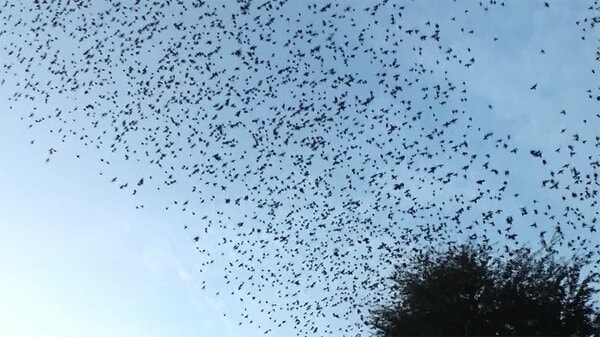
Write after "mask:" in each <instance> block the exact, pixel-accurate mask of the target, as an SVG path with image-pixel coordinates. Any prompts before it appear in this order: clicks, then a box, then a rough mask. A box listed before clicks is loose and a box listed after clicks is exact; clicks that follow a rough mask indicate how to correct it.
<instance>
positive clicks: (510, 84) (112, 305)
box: [0, 1, 600, 337]
mask: <svg viewBox="0 0 600 337" xmlns="http://www.w3.org/2000/svg"><path fill="white" fill-rule="evenodd" d="M506 3H507V5H506V6H503V7H500V6H493V8H492V9H490V10H489V11H483V10H481V9H480V8H479V7H478V6H477V5H475V2H472V3H467V4H466V5H465V3H461V2H459V3H450V2H444V3H442V2H437V1H423V2H407V3H406V7H407V9H406V12H405V13H404V19H405V20H407V22H408V23H407V26H410V23H411V22H420V23H422V21H424V18H428V19H430V20H431V21H432V22H433V21H438V20H439V21H442V20H447V18H448V17H450V16H452V15H453V13H456V14H455V15H456V17H457V22H458V23H457V24H459V25H464V26H465V27H468V28H472V29H475V30H476V34H474V35H473V36H469V35H468V34H467V35H465V34H455V35H452V34H450V35H445V36H444V38H445V39H446V40H445V41H447V42H448V44H449V45H450V46H451V47H452V48H453V49H455V50H457V51H465V50H466V49H467V48H470V49H471V50H472V51H473V55H474V57H475V58H476V62H475V63H474V65H473V66H472V67H470V68H469V69H467V70H465V69H464V67H462V66H459V65H454V66H449V67H448V72H449V74H448V76H450V77H451V79H452V80H454V81H455V82H457V83H460V82H462V81H464V82H465V87H466V89H467V91H468V95H467V97H468V99H469V104H468V105H467V106H468V109H469V111H470V113H471V116H472V117H473V119H474V120H475V121H476V122H475V124H476V125H477V127H480V128H481V129H489V130H494V133H495V134H496V135H498V136H499V135H506V134H510V135H512V137H513V138H512V139H513V142H514V144H517V146H519V148H523V149H533V148H543V149H544V150H548V152H550V151H552V149H554V148H555V147H557V146H560V145H561V144H564V142H565V139H566V138H568V137H570V136H571V133H569V134H567V135H565V136H564V137H566V138H560V137H562V136H560V137H557V136H555V135H557V134H559V132H560V130H561V129H563V128H568V129H569V130H570V131H571V130H575V132H578V133H579V134H580V135H581V136H582V137H591V136H593V135H594V132H597V130H598V125H599V124H598V123H600V120H598V119H597V118H595V119H594V118H593V114H594V113H598V104H597V102H594V101H593V100H590V99H588V98H587V95H586V93H585V91H586V90H587V89H589V88H593V87H597V86H598V77H597V74H593V73H591V71H590V70H591V69H598V62H595V61H594V57H595V52H596V48H597V45H598V44H597V43H596V44H594V43H593V41H590V39H589V38H588V39H587V40H582V39H581V38H580V36H581V34H582V33H581V26H578V25H576V24H575V22H576V21H578V20H581V19H582V18H583V17H585V16H586V15H589V14H588V13H589V11H588V7H589V6H590V4H591V2H590V1H553V2H550V3H551V6H550V8H546V7H545V6H544V5H543V1H542V2H540V1H507V2H506ZM98 6H102V5H98ZM294 6H298V4H294ZM465 8H468V9H470V10H472V11H473V13H472V15H463V14H464V9H465ZM9 12H10V10H8V9H6V8H4V9H2V11H1V12H0V13H1V14H2V15H6V14H7V13H9ZM10 13H12V12H10ZM13 15H17V16H18V15H23V18H24V20H30V19H31V18H30V17H28V16H27V14H20V13H18V12H15V13H13ZM461 15H462V16H461ZM11 22H14V21H11ZM2 29H6V27H4V28H2ZM9 29H10V27H9ZM277 34H285V32H283V31H280V32H277ZM589 36H592V37H593V34H588V37H589ZM596 36H598V34H596ZM494 37H497V38H498V40H497V41H494ZM13 38H14V37H13ZM10 39H12V38H8V37H6V35H5V36H2V35H0V49H1V50H0V63H1V64H7V63H10V62H12V61H11V60H12V58H11V56H10V55H8V54H7V52H8V49H7V48H5V46H7V42H8V41H11V40H10ZM63 43H64V48H65V50H69V48H74V45H75V44H69V43H68V41H67V39H65V41H64V42H63ZM374 43H376V42H374ZM542 49H543V50H544V52H545V53H544V55H543V56H540V51H541V50H542ZM262 52H268V51H262ZM411 57H414V56H411ZM428 58H431V59H428ZM140 60H141V62H148V63H149V64H150V63H152V62H154V61H155V60H153V57H152V56H148V57H145V58H141V59H140ZM432 60H433V56H431V55H430V54H428V53H424V54H423V55H422V56H421V59H420V60H419V61H421V62H431V61H432ZM364 62H365V65H364V66H365V69H367V68H368V65H367V64H366V61H364ZM33 67H34V69H33V72H36V69H35V65H33ZM39 72H40V73H41V74H43V69H39ZM21 74H24V73H21ZM2 76H6V73H4V75H2ZM40 76H43V75H40ZM3 79H5V80H6V81H5V82H4V83H3V84H2V86H0V265H2V266H3V271H2V273H0V298H1V299H2V300H1V301H0V335H2V336H15V337H20V336H31V337H46V336H48V337H53V336H57V337H58V336H60V337H70V336H90V337H95V336H98V337H102V336H148V337H150V336H182V337H183V336H232V337H234V336H259V335H263V332H264V331H265V329H273V331H274V332H273V335H274V336H292V335H295V329H294V326H292V325H291V324H287V325H284V326H283V327H281V328H279V327H277V324H275V323H273V322H272V321H270V320H269V319H268V314H265V313H260V312H259V309H260V308H261V307H260V306H258V305H256V306H250V309H249V310H250V315H251V317H253V318H254V321H255V322H256V324H250V325H248V324H244V325H241V326H240V325H238V321H239V317H240V315H243V314H245V313H247V312H245V311H243V310H244V308H245V305H242V304H240V302H239V299H238V298H236V297H235V296H228V295H227V294H220V295H218V296H217V295H216V291H219V289H220V285H221V282H223V281H222V278H221V275H220V274H219V272H218V271H216V270H215V268H212V269H211V268H209V267H205V266H203V265H202V264H203V262H204V261H205V258H204V257H202V256H200V255H201V254H200V253H198V248H197V246H196V245H195V244H194V242H193V240H192V238H193V236H194V235H192V234H190V231H189V230H185V229H184V225H190V227H192V223H193V222H194V221H196V220H194V219H195V218H194V217H192V216H190V215H187V214H183V213H181V212H178V211H177V210H176V209H177V207H175V206H173V205H172V200H181V201H183V200H186V199H187V198H189V194H188V193H187V192H185V191H184V190H185V189H184V188H180V187H175V188H172V189H164V190H161V191H149V190H148V191H143V190H142V191H140V193H138V194H137V195H135V196H132V195H131V191H123V190H119V189H118V188H117V186H116V185H115V184H111V183H110V179H111V178H112V177H113V176H119V177H122V176H124V177H127V178H128V179H130V180H131V181H133V180H134V179H138V178H137V177H139V176H149V175H153V174H156V172H158V171H157V170H156V168H151V167H148V166H144V165H143V164H139V163H133V164H132V163H130V162H129V163H128V162H124V161H122V160H121V161H119V160H118V159H117V155H114V154H111V153H109V152H108V151H104V152H103V151H96V150H94V149H91V148H90V147H84V146H82V144H81V143H80V142H75V141H70V140H68V141H66V142H64V143H63V142H61V141H60V137H58V136H57V135H56V134H55V133H50V132H48V131H47V130H46V129H44V128H39V127H34V128H29V127H28V125H29V122H28V120H27V119H22V117H26V116H27V115H28V112H26V111H30V109H31V106H29V105H28V104H29V103H14V102H13V101H12V100H11V95H12V94H11V93H12V92H13V91H18V90H19V88H17V87H16V86H15V82H13V81H14V79H13V78H12V77H8V76H6V78H0V81H1V80H3ZM535 83H538V85H539V87H538V89H537V90H536V91H535V93H532V91H531V90H529V88H530V87H531V86H532V85H533V84H535ZM118 89H119V90H123V91H125V90H127V87H126V86H123V87H122V88H118ZM375 89H376V90H377V87H375ZM376 92H377V91H376ZM378 94H379V93H378ZM75 100H76V98H74V97H69V96H68V95H62V96H58V97H56V98H53V100H52V102H50V104H42V103H35V104H38V105H37V107H36V108H37V109H39V110H40V111H48V112H51V111H53V110H54V108H55V107H56V106H61V105H63V104H64V106H68V105H69V104H72V103H73V102H74V101H75ZM488 105H490V106H492V107H493V108H491V109H490V108H488ZM20 109H22V110H21V111H19V110H20ZM563 109H565V110H566V111H568V115H567V116H566V117H562V116H561V115H560V114H559V113H558V112H559V111H561V110H563ZM588 116H590V117H588ZM583 119H588V120H589V121H590V122H589V123H582V122H581V121H582V120H583ZM51 123H52V122H51V121H49V122H48V125H51ZM75 125H76V124H75ZM458 132H460V131H458ZM549 135H553V136H551V137H550V136H549ZM34 139H35V142H33V144H31V142H32V140H34ZM473 146H474V147H475V148H476V147H477V146H481V147H482V151H483V152H485V151H486V149H485V148H484V147H485V145H484V144H473ZM49 148H56V149H57V152H56V153H55V154H53V155H52V156H51V157H52V160H50V161H49V162H46V158H48V149H49ZM592 150H593V149H592ZM584 151H585V150H584ZM521 152H523V154H522V157H518V158H519V159H516V160H515V159H513V157H510V156H509V155H504V156H505V157H502V156H503V155H499V158H500V159H498V160H503V165H505V167H506V168H509V169H510V170H511V172H518V174H513V176H512V177H513V179H514V180H513V181H512V182H513V183H516V184H517V185H519V186H522V187H523V188H522V190H519V193H522V194H523V195H525V196H526V195H528V194H531V196H532V197H533V198H537V199H538V200H540V201H543V200H545V201H547V202H548V203H549V204H552V205H555V206H556V208H560V207H561V206H563V205H562V204H561V203H560V201H559V200H558V199H556V198H555V197H554V196H552V195H550V194H547V195H539V194H538V193H539V192H538V191H537V190H535V189H533V188H528V187H527V186H528V184H532V183H533V180H534V179H536V177H538V176H539V174H540V171H543V170H545V168H543V167H541V166H540V165H536V164H535V163H532V162H531V161H528V160H525V159H524V158H526V157H528V155H529V154H528V151H521ZM77 155H79V156H80V158H77V157H76V156H77ZM100 157H102V158H110V160H111V161H112V163H111V166H108V165H104V163H100V162H99V161H98V159H99V158H100ZM113 158H114V159H113ZM575 160H577V158H575V159H573V161H574V163H575ZM181 163H185V160H184V159H181ZM546 173H547V172H546ZM120 181H121V180H120ZM536 183H537V181H536ZM239 188H242V187H241V186H240V187H239ZM452 188H454V189H460V188H461V186H453V187H452ZM423 193H424V195H423V196H422V198H423V199H426V198H434V197H433V196H430V195H427V193H428V192H423ZM447 193H449V192H447ZM365 198H366V197H365ZM141 204H143V205H144V207H143V208H138V206H139V205H141ZM165 205H171V206H173V207H171V208H170V209H168V210H167V209H165ZM221 206H223V205H219V204H216V202H212V203H211V202H206V203H197V205H196V206H193V207H197V209H198V210H199V211H198V212H202V211H203V208H208V209H211V208H218V207H221ZM518 206H519V205H517V204H515V205H514V207H515V208H517V207H518ZM190 207H192V206H190ZM224 209H227V208H224ZM592 211H593V210H592ZM232 212H234V211H232ZM243 215H244V213H243V212H239V213H236V214H231V216H232V217H233V218H242V217H243ZM198 231H199V230H198ZM214 235H215V238H216V237H217V236H218V235H217V234H214ZM521 235H522V237H523V239H522V240H523V241H524V242H535V241H536V240H537V236H536V234H535V233H531V232H527V231H523V232H522V233H521ZM457 239H458V236H457ZM591 239H594V238H591ZM216 242H217V240H215V242H214V243H211V242H210V241H207V243H206V244H205V245H204V246H202V247H200V249H206V250H207V251H215V252H227V250H223V249H222V248H220V247H219V246H218V245H217V243H216ZM228 254H231V256H233V257H235V254H236V253H235V252H234V251H229V253H228ZM231 256H230V257H231ZM219 261H221V260H219ZM223 261H226V260H223ZM221 263H224V262H221ZM267 263H268V262H267ZM200 270H204V271H203V272H200ZM212 273H214V274H212ZM205 282H206V283H205ZM205 285H207V288H206V289H208V290H205V289H203V287H204V286H205ZM223 289H226V288H223ZM275 291H276V290H275V289H270V290H269V289H267V290H265V291H264V292H263V293H262V295H261V296H265V297H266V298H269V297H273V296H275ZM224 292H225V291H223V293H224ZM310 296H312V295H310ZM315 296H317V297H318V294H317V295H315ZM319 324H323V323H322V322H321V323H319Z"/></svg>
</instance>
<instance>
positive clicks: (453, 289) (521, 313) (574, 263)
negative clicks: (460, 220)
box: [369, 244, 599, 337]
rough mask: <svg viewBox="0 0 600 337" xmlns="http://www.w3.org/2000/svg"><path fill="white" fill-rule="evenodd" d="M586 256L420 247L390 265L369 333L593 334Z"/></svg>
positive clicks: (475, 247)
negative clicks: (387, 294) (387, 290)
mask: <svg viewBox="0 0 600 337" xmlns="http://www.w3.org/2000/svg"><path fill="white" fill-rule="evenodd" d="M589 263H590V261H589V258H586V257H581V256H574V257H572V258H570V259H560V258H559V256H558V252H557V251H556V250H554V249H552V248H550V249H545V250H539V251H536V252H533V251H531V250H530V249H528V248H525V247H522V248H518V249H514V250H508V251H507V254H506V255H503V257H492V249H491V248H490V247H489V246H481V245H473V244H463V245H459V246H452V247H450V248H448V249H446V250H443V251H435V250H430V251H425V252H421V253H419V254H417V255H415V256H413V257H412V258H411V259H410V260H409V262H408V263H404V264H402V265H399V266H396V270H395V273H394V274H393V276H392V284H393V287H392V288H391V295H392V296H391V300H390V301H389V303H388V304H386V305H384V306H382V307H380V308H378V309H376V310H374V311H372V313H371V317H370V321H369V324H370V325H371V326H372V327H374V329H375V331H376V333H377V335H379V336H385V337H392V336H425V335H426V336H442V335H443V336H598V326H599V325H598V309H597V307H596V306H595V302H594V299H593V297H594V295H595V294H597V293H598V289H596V288H594V284H595V282H596V281H597V278H598V275H597V274H595V273H591V272H588V273H585V272H584V271H585V269H586V267H587V266H588V265H589Z"/></svg>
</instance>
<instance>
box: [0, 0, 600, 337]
mask: <svg viewBox="0 0 600 337" xmlns="http://www.w3.org/2000/svg"><path fill="white" fill-rule="evenodd" d="M415 5H416V3H415V2H411V1H407V2H398V1H391V0H390V1H388V0H383V1H378V2H375V1H371V2H369V3H368V4H367V3H363V2H346V1H340V2H327V3H326V2H321V1H318V2H316V3H310V4H309V3H305V2H304V1H298V2H295V1H288V0H258V1H251V0H237V2H233V1H231V2H214V3H213V2H209V1H201V0H164V1H155V2H152V1H146V0H137V1H135V2H134V1H118V0H109V1H92V0H82V1H64V0H63V1H40V0H36V1H33V2H31V3H29V2H23V3H17V2H12V1H6V2H5V3H4V4H3V5H2V6H1V8H0V17H1V18H2V20H1V23H0V24H1V25H2V27H0V28H1V31H0V48H1V52H0V53H1V54H0V55H1V58H0V59H1V60H2V61H1V63H2V67H1V72H0V74H1V75H0V77H1V78H0V81H1V83H2V87H1V88H2V90H3V91H6V90H9V89H10V90H12V92H11V96H10V97H9V101H10V104H11V106H10V108H11V109H12V110H11V111H13V112H14V113H19V114H22V116H23V120H24V121H26V122H27V123H28V124H27V125H28V126H29V127H30V128H38V129H44V128H45V130H46V132H47V133H49V134H52V135H54V137H56V139H58V140H59V141H60V143H59V145H56V146H53V147H52V148H50V149H49V150H48V158H47V161H51V158H52V156H53V155H54V154H55V153H56V152H59V151H61V148H60V144H61V143H63V142H70V143H71V144H72V143H79V144H81V146H82V147H83V148H85V149H89V150H87V151H86V155H88V156H97V157H98V160H99V163H100V165H101V174H103V175H110V176H109V177H108V178H107V183H112V184H115V186H116V187H118V188H119V189H121V190H124V191H128V192H129V193H131V194H132V195H136V198H141V197H140V195H144V193H151V192H152V191H157V192H158V193H160V194H161V195H163V196H168V197H169V198H171V199H172V200H170V201H169V204H168V205H165V209H166V210H168V211H177V212H178V213H179V214H181V215H182V216H185V217H186V219H187V220H186V221H187V222H186V223H185V224H181V225H182V227H183V228H184V229H185V231H188V232H189V235H190V240H192V241H193V242H194V243H195V244H196V245H197V249H198V251H199V252H200V253H201V259H202V261H203V262H202V272H203V273H206V274H207V275H219V278H222V280H223V282H220V283H219V284H218V289H215V291H216V292H215V293H216V294H220V293H223V294H225V293H229V294H231V296H236V297H237V298H239V301H240V302H239V303H240V305H241V306H242V307H243V309H242V310H241V312H240V317H239V324H257V323H255V320H256V321H257V322H258V321H259V320H258V319H256V318H255V317H254V316H253V315H254V313H256V314H257V315H258V314H261V315H266V316H267V317H268V319H270V320H271V321H272V324H271V327H270V328H268V327H261V328H263V329H265V333H268V332H270V331H272V329H275V327H276V326H292V327H293V329H294V330H295V331H296V332H297V334H298V335H308V336H314V335H328V334H332V335H336V336H338V335H352V334H360V333H362V332H364V331H365V329H366V328H365V327H364V325H363V321H364V320H366V319H368V315H369V309H370V308H372V307H373V306H374V305H377V304H378V303H379V301H380V300H381V299H384V298H385V297H386V294H387V291H388V289H387V277H388V276H389V275H390V271H391V270H392V269H393V265H394V264H398V263H400V261H403V259H404V258H405V257H406V256H407V254H412V253H413V252H415V251H418V250H420V249H423V248H426V247H428V246H432V245H433V246H436V245H444V244H446V243H448V242H452V241H461V240H467V239H470V240H479V241H483V242H489V243H494V242H501V243H502V244H505V247H506V249H507V250H508V247H509V246H510V245H519V244H521V243H525V242H524V241H523V239H522V238H523V237H527V235H529V236H531V235H532V234H531V233H534V235H539V239H540V244H541V245H550V242H551V241H552V242H553V243H556V244H558V245H560V246H561V247H564V248H565V249H570V250H571V251H572V252H579V253H582V254H588V255H589V256H590V257H592V256H593V257H595V258H598V256H597V252H598V251H599V248H600V246H599V245H598V243H597V240H594V235H597V234H596V233H597V231H598V229H599V228H598V227H599V226H600V224H598V217H599V215H598V210H599V209H600V207H599V205H598V201H599V200H600V196H599V195H598V191H599V183H600V181H599V179H598V173H599V172H600V133H598V132H596V134H593V131H592V132H591V133H590V132H583V131H581V130H584V129H585V128H588V129H591V130H594V128H596V130H597V128H598V125H600V110H599V109H596V111H593V112H582V113H583V114H585V115H586V116H588V117H586V118H584V119H583V120H574V119H575V117H572V116H571V114H570V113H569V111H566V110H564V109H562V108H560V107H559V108H557V109H556V111H552V112H548V113H552V114H555V115H556V116H555V117H553V118H556V119H557V120H558V119H561V118H562V120H563V121H566V120H568V121H569V123H568V125H569V127H568V128H567V129H563V130H562V131H561V133H560V134H557V135H549V137H553V138H555V139H559V140H560V146H559V147H557V148H552V149H549V148H547V146H545V144H540V146H539V147H536V148H522V147H520V146H519V144H518V142H516V141H515V140H514V137H513V138H511V135H510V134H501V132H499V131H497V130H494V129H491V128H489V127H487V126H485V127H484V126H483V124H481V119H482V117H481V114H480V113H479V114H478V113H476V111H474V110H475V108H474V105H473V103H471V101H470V100H469V99H468V98H469V93H468V91H467V83H465V82H464V81H463V80H461V79H460V74H461V72H467V71H469V68H471V67H472V66H473V65H474V64H475V63H476V62H477V58H476V53H475V51H472V50H471V49H470V48H466V49H464V50H462V49H461V50H458V49H456V48H452V47H450V45H449V43H448V37H449V36H454V38H456V36H459V38H460V37H462V38H464V39H468V38H470V37H471V36H475V35H476V34H477V31H476V30H475V29H474V28H472V27H469V26H468V24H465V23H464V22H468V20H467V19H468V18H469V17H470V16H472V15H480V13H483V12H492V11H495V10H500V9H501V8H505V7H508V6H510V3H508V2H507V3H506V4H505V3H504V2H502V1H500V0H498V1H496V0H491V1H486V2H485V3H476V2H464V3H461V2H459V3H454V5H455V6H456V7H457V8H461V10H460V11H458V12H457V13H459V14H460V15H458V14H457V15H456V16H450V15H449V16H448V17H446V18H444V19H443V20H441V19H436V20H431V19H429V20H428V19H427V18H424V17H420V16H418V15H416V14H415V13H417V14H418V12H415V11H411V8H412V7H411V6H415ZM540 6H541V7H542V8H544V10H552V7H553V5H552V3H548V2H540ZM599 11H600V5H599V4H598V1H593V2H592V1H590V6H589V11H588V13H589V16H588V17H585V18H582V19H581V21H578V22H576V23H574V24H577V25H578V26H579V27H580V28H581V38H582V39H586V38H587V39H589V40H590V41H589V42H590V43H598V41H597V40H594V39H595V38H597V36H598V35H597V33H598V31H597V28H596V25H598V24H600V16H599V15H600V14H599ZM441 16H442V17H443V15H441ZM594 34H595V35H594ZM502 38H503V37H502V36H500V37H494V38H493V41H492V43H493V42H495V41H496V40H498V39H502ZM506 38H509V37H506ZM573 38H579V37H573ZM599 46H600V43H599ZM546 53H548V52H547V51H544V50H541V52H540V56H539V57H543V55H544V54H546ZM598 53H599V54H597V55H596V60H598V59H599V58H600V49H599V52H598ZM592 72H594V73H595V70H594V69H592ZM457 74H458V75H457ZM457 78H459V80H456V79H457ZM543 86H544V83H542V82H540V83H537V82H533V83H531V85H530V86H528V87H525V88H523V90H524V91H528V92H529V93H530V94H531V95H536V94H537V92H538V90H539V89H540V88H541V87H543ZM586 96H587V97H588V99H590V100H591V101H593V102H596V103H595V104H598V103H600V87H595V88H590V89H589V90H588V92H587V93H586ZM582 97H584V96H582ZM596 106H598V105H596ZM486 109H487V110H486V111H488V112H489V111H491V110H489V109H493V107H492V106H491V105H489V106H488V107H487V108H486ZM17 110H18V111H17ZM490 113H491V112H490ZM573 115H575V114H573ZM581 115H582V114H577V115H576V116H581ZM484 118H485V117H484ZM569 118H570V119H569ZM32 143H34V141H32ZM38 143H39V142H38ZM77 156H78V157H79V155H77ZM516 161H518V162H520V163H522V164H523V165H529V167H531V169H530V170H528V172H514V170H512V168H513V167H514V166H513V165H514V162H516ZM123 167H128V168H129V169H130V170H129V171H128V172H124V170H123V169H122V168H123ZM120 168H121V169H120ZM106 172H109V173H110V174H109V173H106ZM149 172H152V173H151V174H150V173H149ZM523 177H525V178H523ZM524 180H526V181H527V182H530V183H531V186H534V187H532V188H529V189H525V188H524V187H523V181H524ZM143 207H144V205H143V203H140V204H139V206H138V208H140V209H141V208H143ZM188 220H189V221H188ZM527 233H529V234H527ZM524 240H525V241H527V239H524ZM203 282H206V281H203ZM204 286H205V287H207V288H206V290H207V291H208V290H209V289H210V288H211V287H212V285H210V284H208V283H204Z"/></svg>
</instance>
